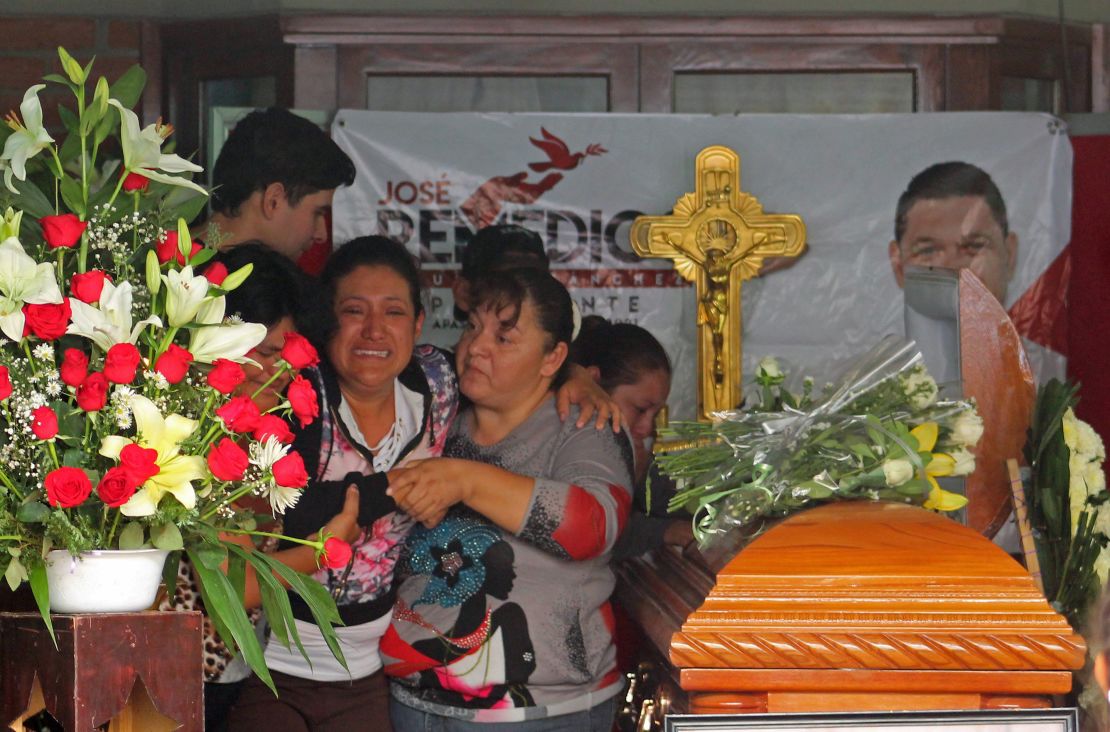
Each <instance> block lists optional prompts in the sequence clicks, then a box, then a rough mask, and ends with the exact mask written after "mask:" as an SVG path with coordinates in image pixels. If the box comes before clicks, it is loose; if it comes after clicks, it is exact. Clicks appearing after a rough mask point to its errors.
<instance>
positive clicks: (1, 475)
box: [0, 470, 23, 501]
mask: <svg viewBox="0 0 1110 732" xmlns="http://www.w3.org/2000/svg"><path fill="white" fill-rule="evenodd" d="M0 481H3V483H4V486H5V487H7V489H8V490H10V491H11V492H12V493H14V494H15V497H16V498H18V499H19V500H21V501H22V500H23V494H22V493H20V492H19V489H18V488H16V487H15V483H12V480H11V478H9V477H8V474H7V473H5V472H4V471H3V470H0Z"/></svg>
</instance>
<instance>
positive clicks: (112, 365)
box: [104, 343, 140, 384]
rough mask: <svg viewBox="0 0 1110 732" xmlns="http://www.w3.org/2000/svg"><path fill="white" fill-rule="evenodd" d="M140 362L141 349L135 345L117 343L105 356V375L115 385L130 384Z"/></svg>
mask: <svg viewBox="0 0 1110 732" xmlns="http://www.w3.org/2000/svg"><path fill="white" fill-rule="evenodd" d="M139 361H140V357H139V349H138V348H135V346H134V344H131V343H117V344H115V345H114V346H112V347H111V348H109V349H108V353H106V354H105V355H104V375H105V376H107V377H108V381H110V382H112V383H113V384H130V383H131V382H132V381H134V380H135V370H136V369H137V368H138V367H139Z"/></svg>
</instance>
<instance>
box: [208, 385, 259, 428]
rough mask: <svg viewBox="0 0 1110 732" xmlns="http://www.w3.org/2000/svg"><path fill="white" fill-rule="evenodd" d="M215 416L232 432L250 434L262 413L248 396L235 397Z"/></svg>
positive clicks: (218, 410)
mask: <svg viewBox="0 0 1110 732" xmlns="http://www.w3.org/2000/svg"><path fill="white" fill-rule="evenodd" d="M216 416H217V417H219V418H220V419H222V420H223V421H224V426H225V427H227V428H228V429H229V430H231V431H232V432H251V431H253V430H254V428H255V427H257V426H258V421H259V419H261V417H262V413H261V412H259V411H258V405H257V404H255V403H254V402H253V401H251V398H250V397H249V396H246V395H245V394H244V395H241V396H237V397H235V398H234V399H232V400H231V401H229V402H228V403H227V404H225V405H223V406H222V407H220V408H219V409H217V410H216Z"/></svg>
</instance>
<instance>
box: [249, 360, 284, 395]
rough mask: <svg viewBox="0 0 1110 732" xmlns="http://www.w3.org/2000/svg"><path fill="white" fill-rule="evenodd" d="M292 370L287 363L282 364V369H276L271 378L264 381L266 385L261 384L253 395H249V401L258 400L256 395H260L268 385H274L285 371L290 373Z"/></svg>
mask: <svg viewBox="0 0 1110 732" xmlns="http://www.w3.org/2000/svg"><path fill="white" fill-rule="evenodd" d="M283 363H284V362H283ZM292 370H293V367H292V366H290V365H289V364H288V363H285V364H284V365H283V366H282V367H281V368H280V369H278V370H277V371H275V372H274V375H273V376H271V377H270V378H268V379H266V383H265V384H263V385H262V386H260V387H258V388H257V389H255V390H254V393H253V394H251V399H257V398H258V395H259V394H261V393H262V392H263V391H265V389H266V387H268V386H269V385H270V384H272V383H274V382H275V381H277V378H278V377H279V376H281V375H282V374H284V373H285V372H286V371H292Z"/></svg>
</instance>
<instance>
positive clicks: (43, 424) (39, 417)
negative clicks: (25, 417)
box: [31, 407, 58, 440]
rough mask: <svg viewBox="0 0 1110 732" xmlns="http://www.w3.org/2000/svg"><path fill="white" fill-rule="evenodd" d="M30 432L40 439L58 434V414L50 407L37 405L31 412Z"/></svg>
mask: <svg viewBox="0 0 1110 732" xmlns="http://www.w3.org/2000/svg"><path fill="white" fill-rule="evenodd" d="M31 432H33V433H35V437H37V438H39V439H40V440H49V439H51V438H53V437H54V435H56V434H58V415H57V414H55V413H54V410H53V409H51V408H50V407H37V408H36V409H35V410H34V411H33V412H31Z"/></svg>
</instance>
